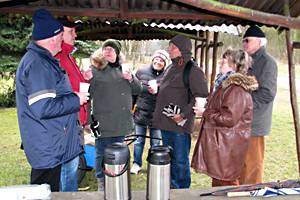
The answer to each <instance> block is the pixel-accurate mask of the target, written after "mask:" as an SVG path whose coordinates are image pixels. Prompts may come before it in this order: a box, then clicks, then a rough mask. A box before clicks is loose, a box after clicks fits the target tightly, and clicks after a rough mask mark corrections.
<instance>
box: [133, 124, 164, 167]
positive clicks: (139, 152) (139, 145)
mask: <svg viewBox="0 0 300 200" xmlns="http://www.w3.org/2000/svg"><path fill="white" fill-rule="evenodd" d="M149 131H150V137H155V138H161V133H160V130H159V129H155V128H149ZM135 134H138V135H146V134H147V127H145V126H141V125H137V124H136V125H135ZM159 144H160V140H157V139H151V140H150V145H151V146H152V145H159ZM144 146H145V138H144V137H138V138H137V140H136V141H135V142H134V154H133V156H134V160H133V162H134V163H136V164H138V165H139V166H140V167H141V166H142V162H143V161H142V156H143V151H144Z"/></svg>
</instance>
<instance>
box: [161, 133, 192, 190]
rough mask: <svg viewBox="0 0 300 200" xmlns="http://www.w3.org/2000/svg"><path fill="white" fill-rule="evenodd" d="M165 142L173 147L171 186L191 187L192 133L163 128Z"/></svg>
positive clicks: (174, 187)
mask: <svg viewBox="0 0 300 200" xmlns="http://www.w3.org/2000/svg"><path fill="white" fill-rule="evenodd" d="M161 135H162V139H163V144H164V145H166V146H170V147H172V149H173V151H172V156H171V157H172V159H171V188H172V189H178V188H189V187H190V185H191V172H190V161H189V153H190V148H191V135H190V134H188V133H178V132H173V131H166V130H161Z"/></svg>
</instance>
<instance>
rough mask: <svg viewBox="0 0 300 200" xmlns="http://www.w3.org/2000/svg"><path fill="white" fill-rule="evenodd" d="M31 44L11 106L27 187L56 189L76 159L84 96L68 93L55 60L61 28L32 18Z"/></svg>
mask: <svg viewBox="0 0 300 200" xmlns="http://www.w3.org/2000/svg"><path fill="white" fill-rule="evenodd" d="M33 23H34V26H33V32H32V39H33V41H32V42H30V43H29V45H28V46H27V53H26V54H25V55H24V56H23V58H22V60H21V62H20V64H19V66H18V69H17V76H16V101H17V111H18V120H19V128H20V133H21V139H22V144H23V147H24V151H25V154H26V157H27V160H28V162H29V163H30V165H31V167H32V169H31V180H30V183H31V184H44V183H47V184H49V185H50V187H51V190H52V191H58V190H59V182H60V171H61V164H62V163H65V162H67V161H68V160H71V159H73V158H74V157H76V156H78V154H79V153H80V138H79V126H78V124H79V123H78V111H79V107H80V105H81V104H83V103H85V102H86V101H87V100H88V93H76V94H75V93H73V92H72V88H71V86H70V84H69V81H68V79H67V78H66V75H65V73H64V72H63V71H62V69H61V68H60V66H59V61H58V60H56V59H55V58H54V55H56V54H57V53H58V52H59V51H61V43H62V34H63V26H62V25H61V24H60V23H59V22H58V21H57V20H56V19H55V18H54V17H53V16H52V15H51V14H50V13H49V12H48V11H46V10H43V9H40V10H37V11H36V12H35V13H34V15H33Z"/></svg>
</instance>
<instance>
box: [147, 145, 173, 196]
mask: <svg viewBox="0 0 300 200" xmlns="http://www.w3.org/2000/svg"><path fill="white" fill-rule="evenodd" d="M170 154H171V149H170V147H167V146H162V145H158V146H152V147H151V148H150V149H149V151H148V157H147V161H148V169H147V200H168V199H170V166H171V165H170V163H171V155H170Z"/></svg>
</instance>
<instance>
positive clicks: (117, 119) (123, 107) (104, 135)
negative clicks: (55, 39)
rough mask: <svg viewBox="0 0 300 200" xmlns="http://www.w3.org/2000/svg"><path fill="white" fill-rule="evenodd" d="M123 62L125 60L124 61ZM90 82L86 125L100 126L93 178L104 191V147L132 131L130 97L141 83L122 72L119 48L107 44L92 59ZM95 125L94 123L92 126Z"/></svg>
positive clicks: (113, 42) (117, 45)
mask: <svg viewBox="0 0 300 200" xmlns="http://www.w3.org/2000/svg"><path fill="white" fill-rule="evenodd" d="M123 59H124V58H123ZM91 64H92V73H93V78H92V79H91V80H90V84H91V85H90V95H91V100H92V101H91V103H90V105H89V107H90V109H91V108H92V114H93V118H94V120H93V118H92V117H91V115H92V114H91V110H90V112H89V113H90V115H89V123H91V125H92V126H91V128H92V130H93V127H94V126H93V124H95V122H96V124H97V122H98V123H99V126H95V127H94V128H97V129H98V133H99V134H98V135H96V136H97V137H96V141H95V143H96V177H97V181H98V190H99V191H102V190H104V172H103V165H102V163H103V156H104V149H105V147H106V146H107V145H109V144H112V143H114V142H123V141H124V136H125V135H128V134H131V133H132V131H133V117H132V111H131V106H132V95H138V94H139V93H140V92H141V90H142V85H141V83H140V81H139V80H138V79H137V78H135V77H134V76H133V75H132V74H131V72H130V71H129V70H124V69H123V70H122V67H124V66H122V54H121V44H120V42H119V41H117V40H114V39H108V40H106V41H105V42H104V43H103V45H102V49H99V50H97V51H96V52H94V54H93V55H92V56H91ZM93 121H94V122H93Z"/></svg>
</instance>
